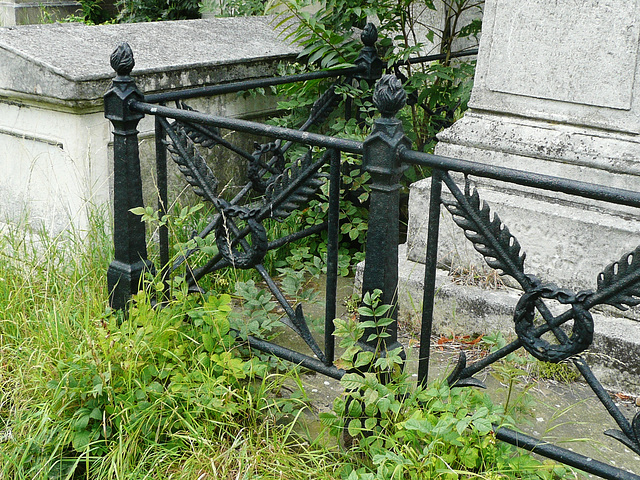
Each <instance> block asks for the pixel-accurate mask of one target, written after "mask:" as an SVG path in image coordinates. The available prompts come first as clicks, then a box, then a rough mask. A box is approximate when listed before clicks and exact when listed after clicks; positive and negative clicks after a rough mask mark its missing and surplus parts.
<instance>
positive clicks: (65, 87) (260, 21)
mask: <svg viewBox="0 0 640 480" xmlns="http://www.w3.org/2000/svg"><path fill="white" fill-rule="evenodd" d="M270 21H271V17H241V18H215V19H211V20H184V21H176V22H151V23H137V24H119V25H97V26H87V25H84V24H48V25H28V26H27V25H25V26H21V27H19V28H18V27H13V28H0V65H2V68H0V95H7V94H9V95H14V96H28V97H32V96H34V95H36V96H38V97H39V99H38V101H40V102H41V101H43V97H44V99H50V101H52V102H56V101H57V103H59V102H60V101H65V102H72V103H73V104H78V103H81V102H82V101H85V103H87V102H89V103H93V104H98V103H100V101H101V98H102V95H103V94H104V92H105V91H106V89H107V87H108V85H109V82H110V81H111V78H112V77H113V76H114V72H113V70H112V69H111V66H110V63H109V57H110V55H111V52H113V50H114V49H115V48H116V47H117V46H118V45H119V44H120V43H121V42H128V43H129V45H130V46H131V48H132V49H133V53H134V55H135V60H136V66H135V69H134V71H133V76H134V77H135V78H136V81H137V82H138V87H139V88H140V89H141V90H142V91H143V92H145V93H153V92H158V91H164V90H170V89H175V88H179V87H182V88H186V87H190V86H196V85H197V86H201V85H213V84H216V83H222V82H228V81H232V80H238V79H243V78H250V77H259V76H265V75H269V74H271V73H272V72H273V69H274V65H273V62H274V61H275V60H279V59H286V58H291V57H293V56H295V55H296V54H297V50H296V49H295V48H293V47H291V46H290V45H288V44H286V43H285V42H284V41H282V40H281V39H279V38H278V36H277V33H276V32H275V31H274V30H273V28H272V27H271V25H270Z"/></svg>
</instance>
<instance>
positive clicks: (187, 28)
mask: <svg viewBox="0 0 640 480" xmlns="http://www.w3.org/2000/svg"><path fill="white" fill-rule="evenodd" d="M122 41H128V42H129V43H130V44H131V45H132V48H133V50H134V56H135V59H136V67H135V69H134V71H133V76H134V77H135V78H136V81H137V82H138V85H139V88H140V89H141V90H142V91H143V92H144V93H152V92H161V91H166V90H171V89H176V88H181V87H184V88H186V87H190V86H202V85H212V84H217V83H222V82H229V81H235V80H245V79H251V78H259V77H265V76H271V75H275V74H276V73H277V67H278V62H279V61H289V60H291V59H293V58H294V57H295V56H296V55H297V49H295V48H293V47H290V46H289V45H287V44H286V43H285V42H284V41H282V40H281V39H280V38H278V37H277V35H276V33H275V32H273V30H272V28H271V25H270V19H269V18H265V17H259V18H220V19H212V20H190V21H178V22H161V23H145V24H122V25H103V26H87V25H79V24H49V25H30V26H19V27H12V28H0V167H1V168H2V170H3V171H4V172H5V175H3V176H2V178H0V211H1V212H2V218H0V221H3V222H12V223H16V222H23V221H26V223H27V224H28V225H29V226H30V227H32V228H34V230H39V229H42V228H44V229H46V230H47V231H48V232H49V233H50V234H52V235H54V234H57V233H59V232H62V231H64V230H66V229H69V228H75V229H78V230H83V229H85V228H87V226H88V222H89V218H90V216H91V215H92V214H93V213H95V212H96V211H98V212H103V211H105V210H106V211H108V210H109V207H108V206H109V203H110V200H111V195H112V193H111V192H112V182H113V179H112V172H111V170H112V163H113V147H112V135H111V132H110V128H111V127H110V124H109V122H108V121H107V120H106V119H105V118H104V112H103V101H102V96H103V94H104V93H105V91H106V90H107V88H108V87H109V83H110V81H111V77H112V76H114V73H113V71H112V70H111V67H110V62H109V57H110V55H111V52H112V51H113V50H114V49H115V48H116V46H117V45H118V44H119V43H120V42H122ZM276 101H277V99H276V98H275V96H273V95H267V96H264V97H262V96H257V97H255V98H254V97H252V96H242V95H236V94H228V95H222V96H218V97H214V98H198V99H190V100H188V101H187V102H186V103H187V104H188V105H189V106H191V107H193V108H195V109H197V110H199V111H202V112H205V113H211V114H216V115H223V116H229V117H235V118H245V119H256V118H258V119H263V118H265V117H267V116H268V115H271V114H273V113H275V112H277V105H276ZM138 130H139V131H140V134H139V140H140V153H141V160H142V175H143V186H144V191H145V200H146V201H147V202H148V203H147V204H155V203H156V201H155V197H154V195H155V192H156V191H157V187H156V180H155V170H154V168H153V166H154V165H155V160H154V156H155V141H154V118H153V117H152V116H146V117H145V118H144V119H143V120H142V121H141V122H140V124H139V125H138ZM254 140H261V139H256V138H250V137H247V136H245V137H243V139H242V141H243V142H244V144H245V147H246V148H248V149H249V150H250V151H251V149H252V145H253V143H252V142H253V141H254ZM209 153H210V157H211V161H212V169H213V170H214V172H215V174H216V175H217V176H218V179H219V180H220V182H221V185H225V186H226V185H228V187H227V188H228V189H229V190H232V189H233V188H234V187H235V186H236V185H238V184H239V183H240V182H241V181H242V179H243V177H242V176H241V175H240V172H241V171H243V168H242V167H243V162H242V161H240V162H238V159H237V158H234V159H233V160H232V156H231V155H229V154H228V152H227V153H224V152H220V151H219V150H218V147H216V149H215V151H212V152H209ZM234 157H235V156H234ZM207 158H209V156H207ZM169 165H170V167H169V168H170V171H169V181H170V184H171V187H172V189H171V195H172V197H171V199H172V200H173V199H175V198H176V197H177V196H178V195H179V194H181V192H182V191H183V190H184V188H185V180H184V178H183V176H182V174H180V173H179V172H177V168H176V167H175V165H174V163H173V162H169ZM181 199H182V198H181ZM182 200H183V201H185V202H188V201H193V199H192V198H191V199H182Z"/></svg>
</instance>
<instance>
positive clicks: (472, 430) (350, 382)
mask: <svg viewBox="0 0 640 480" xmlns="http://www.w3.org/2000/svg"><path fill="white" fill-rule="evenodd" d="M379 295H380V292H379V291H377V292H374V293H373V294H367V295H365V298H364V299H363V306H362V307H360V309H359V312H360V314H361V315H365V316H366V317H367V318H371V320H368V321H366V322H362V323H358V322H357V321H356V320H354V319H351V320H340V319H336V320H335V324H336V331H335V335H336V336H337V337H338V338H340V339H341V343H340V345H341V347H343V348H344V349H345V350H344V354H343V355H342V357H341V366H342V367H343V368H347V369H349V372H348V373H347V374H345V375H344V377H343V379H342V381H341V382H342V384H343V386H344V388H345V394H344V396H342V397H340V398H337V399H336V401H335V402H334V408H333V411H332V412H329V413H324V414H321V415H320V418H321V420H322V422H323V424H324V425H326V427H327V428H328V430H329V432H330V433H331V434H332V435H334V436H338V437H339V436H342V435H344V437H345V440H346V444H347V446H349V447H350V449H351V451H353V452H354V453H356V452H357V454H358V457H357V458H360V460H361V461H360V462H359V463H351V464H349V465H346V466H345V467H344V468H343V478H347V479H374V478H375V479H397V478H411V479H422V478H447V479H458V478H461V477H462V478H467V477H475V476H486V477H488V478H494V476H499V477H500V478H522V479H536V480H539V479H556V478H563V477H565V476H569V475H570V473H571V472H570V471H569V470H568V469H567V468H565V467H563V466H559V465H556V464H553V463H550V462H544V463H543V462H540V461H538V460H535V459H534V458H533V457H531V456H529V455H523V454H522V453H521V452H516V450H515V449H514V448H513V447H511V446H510V445H507V444H504V443H501V442H497V441H496V439H495V436H494V433H493V432H494V428H495V427H496V426H499V425H502V424H505V423H509V422H510V417H509V416H506V415H505V414H504V411H503V409H502V408H500V407H496V406H495V405H494V404H493V403H492V402H491V400H490V399H489V397H488V396H486V395H484V394H481V393H479V392H477V391H475V390H473V389H470V388H454V389H451V388H449V386H448V385H447V384H446V383H445V382H440V381H438V382H434V383H432V384H430V385H429V386H427V387H420V386H416V385H415V384H413V383H411V382H410V381H409V377H408V375H407V374H406V373H405V372H403V371H402V368H401V366H402V359H401V358H400V355H399V352H398V351H397V350H393V351H389V352H385V351H384V349H382V348H375V349H373V350H369V349H363V348H362V346H361V344H360V341H361V338H362V335H363V334H364V332H365V329H374V330H375V329H377V333H373V334H371V335H370V336H369V337H368V338H367V339H365V340H366V341H367V342H368V343H370V342H372V341H373V342H375V341H376V340H378V342H377V345H378V346H379V347H380V346H381V345H383V342H382V340H383V339H384V338H385V336H386V333H385V332H384V327H385V326H386V325H388V323H389V322H390V319H388V318H386V317H385V314H386V313H387V312H388V311H389V309H390V306H388V305H381V304H380V302H379ZM368 331H369V330H368Z"/></svg>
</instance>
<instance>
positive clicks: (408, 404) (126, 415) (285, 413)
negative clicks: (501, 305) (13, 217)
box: [0, 215, 567, 480]
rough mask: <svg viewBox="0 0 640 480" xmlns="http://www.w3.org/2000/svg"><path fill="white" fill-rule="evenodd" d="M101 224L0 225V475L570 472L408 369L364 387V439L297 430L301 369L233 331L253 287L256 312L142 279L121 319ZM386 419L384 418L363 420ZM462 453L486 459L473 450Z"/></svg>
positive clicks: (122, 478)
mask: <svg viewBox="0 0 640 480" xmlns="http://www.w3.org/2000/svg"><path fill="white" fill-rule="evenodd" d="M106 230H107V229H106V228H105V222H104V221H102V220H101V216H99V215H96V216H95V217H94V218H93V219H92V225H91V229H90V230H89V231H88V232H84V233H79V232H76V233H68V234H64V235H61V236H59V237H56V238H52V237H50V236H48V235H47V234H46V233H44V232H40V234H39V235H29V234H27V233H25V231H24V230H21V229H19V228H14V229H9V230H5V231H4V232H3V233H2V234H1V235H0V480H5V479H6V480H14V479H15V480H23V479H24V480H40V479H42V480H45V479H46V480H50V479H53V480H62V479H91V480H94V479H95V480H107V479H109V480H111V479H113V480H142V479H159V480H160V479H163V480H164V479H185V480H187V479H188V480H206V479H274V480H275V479H301V478H316V479H320V480H323V479H326V480H328V479H347V480H358V479H360V480H369V479H378V478H380V479H393V478H414V476H415V475H418V476H417V477H415V478H423V477H422V476H420V472H424V471H430V472H432V474H433V475H432V477H433V478H441V479H452V480H453V479H458V478H478V477H480V478H531V479H534V478H535V479H543V480H544V479H549V480H551V479H555V478H559V477H561V476H563V475H565V473H567V472H566V470H564V469H562V468H560V467H556V466H549V465H542V464H540V463H539V462H537V461H535V460H533V459H530V460H529V458H530V457H528V456H526V455H520V456H517V457H516V456H515V451H514V450H513V449H511V448H510V447H508V446H506V445H502V446H500V447H499V448H498V447H496V446H494V443H495V442H493V441H492V437H491V433H490V428H489V426H488V425H489V423H487V422H488V421H489V419H494V418H498V417H494V416H489V409H488V408H484V409H483V407H484V406H486V405H488V403H486V402H488V401H489V400H488V399H487V398H484V397H481V396H480V394H479V393H473V394H472V395H473V398H475V399H476V400H475V402H476V403H475V404H474V405H476V406H478V407H479V409H480V410H478V411H476V413H473V412H472V411H471V410H470V408H471V407H470V405H471V403H470V402H469V400H468V399H469V398H470V397H469V396H468V395H471V393H468V394H467V393H464V394H463V393H462V392H458V391H455V392H458V393H454V392H453V391H452V392H451V393H450V392H449V390H448V389H446V388H445V389H444V390H443V388H442V387H431V390H427V391H420V390H417V389H415V385H410V384H409V383H407V381H406V380H407V377H406V376H401V377H400V382H401V383H399V384H397V385H396V386H389V387H387V386H385V385H381V384H379V383H377V382H374V383H373V384H371V385H370V386H368V387H367V389H365V390H362V393H363V394H365V395H374V394H375V396H376V397H377V398H379V399H380V400H378V401H377V403H375V404H376V405H380V410H379V411H376V413H375V414H373V415H372V416H370V417H369V418H367V419H366V420H367V422H365V424H366V425H367V428H374V429H378V428H383V429H382V430H380V432H379V433H380V435H379V436H378V437H376V440H375V441H373V442H372V441H370V440H371V438H372V437H367V436H366V435H365V436H364V437H363V441H361V442H360V443H358V442H356V443H355V444H354V445H353V446H352V447H351V448H349V449H346V448H341V447H340V446H339V442H337V441H336V439H335V437H333V440H331V441H329V442H326V441H325V440H326V439H327V437H328V435H327V431H326V430H325V431H323V432H322V433H321V434H320V436H319V437H318V438H312V437H311V436H310V435H305V434H301V433H300V432H301V431H303V432H304V431H305V430H304V428H303V427H304V422H300V421H299V420H300V418H301V417H302V416H303V415H304V416H305V418H306V417H308V416H309V413H310V412H311V409H310V406H309V404H308V400H307V399H306V395H305V393H304V390H303V388H302V384H301V381H300V378H299V377H298V376H297V375H298V374H297V371H296V370H295V369H293V370H291V369H290V368H288V369H287V370H286V371H287V373H280V372H282V371H285V369H283V368H275V369H274V368H273V366H274V365H273V364H274V360H273V359H269V358H266V357H264V356H260V355H258V354H256V352H250V351H249V349H248V347H247V345H246V343H245V342H243V339H242V333H241V334H238V333H237V332H252V333H253V332H254V331H255V329H256V328H258V327H256V325H259V324H260V323H261V322H262V323H263V324H264V323H265V322H266V323H267V324H269V323H270V322H271V321H272V318H269V316H267V315H264V314H262V313H260V310H261V309H262V310H265V311H266V310H267V308H266V307H265V306H266V305H267V303H268V302H269V300H268V299H264V298H263V297H262V295H261V293H260V292H259V289H257V288H255V285H254V284H253V283H245V284H243V285H244V286H243V287H242V289H241V290H242V293H241V295H242V296H243V298H242V299H241V300H242V301H241V302H240V303H243V304H244V305H245V308H247V306H250V305H253V307H252V308H253V311H249V312H246V313H245V312H240V313H238V312H237V311H232V310H233V307H232V305H234V304H235V303H234V302H232V299H231V297H230V296H229V295H227V294H224V293H221V291H217V292H215V293H208V294H204V295H199V294H198V295H196V294H187V289H186V285H185V284H184V283H183V282H181V281H180V280H179V279H178V280H176V281H175V282H174V283H173V284H172V290H171V291H172V293H173V295H174V297H173V298H172V300H171V301H169V302H168V304H167V305H166V306H164V308H154V307H153V306H152V304H153V302H152V300H153V298H152V297H153V295H152V294H153V293H154V292H153V288H152V289H151V290H152V291H150V292H144V291H142V292H140V293H139V294H138V295H136V296H135V297H134V299H133V302H132V304H131V307H130V309H129V313H128V315H127V317H126V318H125V317H124V316H123V315H122V314H121V313H120V312H113V311H111V310H110V309H109V307H108V304H107V291H106V270H107V267H108V264H109V261H110V258H111V251H112V249H111V245H110V243H111V241H110V239H109V237H108V235H107V234H106V233H105V232H106ZM234 280H235V279H234ZM157 282H158V279H154V280H153V281H152V282H150V284H149V285H152V286H155V285H156V284H157ZM251 292H254V293H251ZM249 297H255V298H249ZM265 319H266V320H265ZM356 330H358V329H357V328H356V327H354V332H355V331H356ZM352 353H353V352H352ZM350 378H351V377H350ZM351 381H353V378H351ZM292 385H293V386H294V388H292ZM407 392H413V393H410V394H409V396H407V395H408V393H407ZM430 392H431V393H430ZM386 404H389V407H388V408H386V407H385V409H384V411H383V409H382V405H386ZM427 405H430V406H429V408H428V409H425V406H427ZM446 405H450V406H448V407H447V406H446ZM344 410H345V397H340V398H338V399H337V401H336V407H334V413H333V414H332V415H330V416H329V417H330V418H331V419H333V420H331V421H329V422H326V418H325V423H328V427H329V429H330V430H333V431H334V432H333V433H334V434H336V433H337V436H338V437H339V436H340V431H341V427H340V425H343V422H344V420H343V419H342V417H343V416H344ZM351 410H352V409H351V408H350V409H349V412H350V413H349V414H351V413H353V412H352V411H351ZM441 411H442V412H448V413H446V415H445V416H442V415H441V414H440V412H441ZM495 411H496V412H498V410H495ZM340 412H343V413H340ZM451 412H454V413H453V414H451ZM461 412H462V413H461ZM464 412H469V415H471V414H473V415H475V416H474V417H473V422H472V421H469V422H467V421H466V420H465V418H466V416H465V415H466V414H465V413H464ZM483 412H484V413H483ZM447 415H448V416H447ZM456 415H457V416H459V418H458V417H456ZM491 415H494V413H491ZM495 415H497V413H496V414H495ZM329 417H328V418H329ZM481 417H482V418H481ZM469 418H471V417H469ZM363 420H364V419H363ZM305 421H306V420H305ZM353 421H354V419H351V420H349V425H350V429H351V430H353V428H351V427H353V426H354V425H355V424H354V423H353ZM357 421H358V422H359V421H360V420H357ZM383 421H386V422H387V424H388V427H380V425H382V423H380V425H378V426H375V425H373V424H376V425H377V422H383ZM416 422H417V423H416ZM430 422H434V423H433V426H431V423H430ZM474 422H475V423H474ZM476 423H477V426H475V424H476ZM356 426H357V425H356ZM356 430H357V431H359V430H358V429H356ZM432 430H433V432H441V433H437V434H436V435H435V437H434V436H433V435H432V433H431V432H432ZM456 432H457V433H456ZM350 433H352V432H350ZM356 433H357V432H356ZM476 439H478V440H476ZM428 444H432V445H434V446H435V447H434V450H433V451H434V452H435V453H433V454H432V453H431V450H429V449H427V448H426V446H427V445H428ZM485 444H486V445H485ZM436 447H437V448H436ZM463 447H464V448H463ZM464 452H467V453H468V452H476V454H477V455H476V457H477V458H491V459H495V461H494V460H491V461H488V462H484V461H482V462H481V461H478V462H475V461H474V462H470V461H469V459H468V455H467V454H465V453H464ZM434 455H435V456H434ZM438 455H439V457H438ZM436 457H437V458H436ZM476 457H474V458H476ZM465 458H466V460H465ZM440 459H445V460H442V461H443V462H444V463H442V462H441V463H442V465H444V467H440V466H439V465H440V463H438V462H439V461H440ZM513 459H517V461H515V460H513ZM523 459H524V460H523ZM460 460H462V463H460ZM397 461H401V462H402V465H403V466H402V468H401V469H398V468H397V467H396V466H395V465H396V463H395V462H397ZM425 462H427V463H425ZM454 462H457V463H454ZM449 464H450V465H461V466H462V467H456V469H455V470H454V469H452V468H451V467H446V465H449ZM426 465H432V466H433V468H432V467H429V468H427V467H426ZM476 465H480V467H477V466H476ZM496 465H502V467H500V468H501V469H502V470H500V471H496V468H497V467H496ZM472 467H473V468H472ZM467 468H468V469H470V470H469V471H466V470H465V469H467ZM399 472H403V473H402V475H401V476H398V475H399V474H400V473H399ZM430 478H431V477H430Z"/></svg>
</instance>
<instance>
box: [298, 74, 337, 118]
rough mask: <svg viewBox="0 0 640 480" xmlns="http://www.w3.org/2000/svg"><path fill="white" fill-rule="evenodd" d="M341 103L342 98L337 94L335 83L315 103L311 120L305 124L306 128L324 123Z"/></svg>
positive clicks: (310, 115) (310, 116)
mask: <svg viewBox="0 0 640 480" xmlns="http://www.w3.org/2000/svg"><path fill="white" fill-rule="evenodd" d="M339 101H340V97H339V96H338V95H337V94H336V84H335V83H334V84H333V85H331V86H330V87H329V88H328V89H327V91H326V92H324V93H323V94H322V95H320V98H318V99H317V100H316V101H315V102H314V104H313V106H312V107H311V113H310V114H309V119H308V120H307V121H306V122H305V127H308V126H309V125H320V124H322V123H324V121H325V120H326V119H327V118H329V115H330V114H331V112H333V111H334V110H335V108H336V106H337V105H338V103H339Z"/></svg>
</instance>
